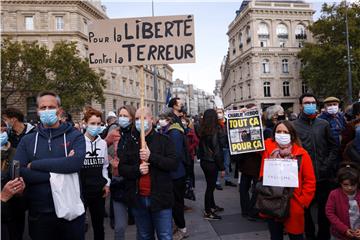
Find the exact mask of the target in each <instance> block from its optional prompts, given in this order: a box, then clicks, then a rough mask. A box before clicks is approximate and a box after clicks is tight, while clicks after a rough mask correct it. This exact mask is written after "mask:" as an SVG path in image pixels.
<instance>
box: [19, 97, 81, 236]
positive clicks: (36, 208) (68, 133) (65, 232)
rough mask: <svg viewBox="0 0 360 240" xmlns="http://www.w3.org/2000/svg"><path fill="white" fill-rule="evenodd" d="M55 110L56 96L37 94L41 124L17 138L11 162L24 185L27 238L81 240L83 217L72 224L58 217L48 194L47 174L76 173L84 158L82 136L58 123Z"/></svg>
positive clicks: (57, 99)
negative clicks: (17, 161)
mask: <svg viewBox="0 0 360 240" xmlns="http://www.w3.org/2000/svg"><path fill="white" fill-rule="evenodd" d="M59 108H60V98H59V96H58V95H57V94H56V93H54V92H50V91H46V92H41V93H39V95H38V97H37V112H38V115H39V117H40V121H41V124H39V125H38V128H37V131H36V132H33V133H30V134H28V135H26V136H24V137H23V138H22V139H21V141H20V143H19V145H18V147H17V149H16V154H15V157H14V159H17V160H20V165H21V168H20V172H21V176H22V177H23V178H24V181H25V183H26V185H27V191H26V193H25V194H26V197H27V199H28V203H29V218H28V220H29V232H30V237H31V238H32V239H36V240H42V239H44V240H49V239H54V236H55V238H56V237H57V238H58V239H69V240H70V239H71V240H77V239H79V240H83V239H84V237H85V236H84V220H85V214H83V215H81V216H79V217H77V218H75V219H74V220H72V221H68V220H65V219H62V218H58V217H57V215H56V213H55V207H54V201H53V197H52V194H51V187H50V182H49V179H50V172H51V173H62V174H70V173H78V172H80V170H81V167H82V165H83V163H84V158H85V139H84V136H83V135H82V134H81V133H80V132H79V131H78V130H76V129H75V128H73V127H72V126H71V125H69V124H68V123H60V122H59V117H58V111H59ZM78 197H80V196H74V198H78Z"/></svg>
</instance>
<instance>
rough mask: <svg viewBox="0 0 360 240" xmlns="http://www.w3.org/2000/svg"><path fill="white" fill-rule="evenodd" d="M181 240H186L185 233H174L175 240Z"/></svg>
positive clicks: (178, 231)
mask: <svg viewBox="0 0 360 240" xmlns="http://www.w3.org/2000/svg"><path fill="white" fill-rule="evenodd" d="M181 239H184V233H183V232H182V231H180V230H179V229H178V230H177V231H176V232H175V233H173V240H181Z"/></svg>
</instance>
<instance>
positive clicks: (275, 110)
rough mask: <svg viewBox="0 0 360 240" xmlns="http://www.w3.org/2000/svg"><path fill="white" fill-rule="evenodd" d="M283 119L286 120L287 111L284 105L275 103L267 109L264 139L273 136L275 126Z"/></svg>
mask: <svg viewBox="0 0 360 240" xmlns="http://www.w3.org/2000/svg"><path fill="white" fill-rule="evenodd" d="M282 120H285V113H284V109H283V107H282V106H280V105H273V106H270V107H268V108H267V109H266V111H265V129H264V139H268V138H271V136H272V132H273V129H274V126H275V125H276V124H277V123H278V122H279V121H282Z"/></svg>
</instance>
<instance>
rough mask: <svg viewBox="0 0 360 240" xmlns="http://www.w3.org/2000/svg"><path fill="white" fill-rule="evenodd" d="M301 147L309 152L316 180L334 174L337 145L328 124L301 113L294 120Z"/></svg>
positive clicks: (330, 177) (326, 178)
mask: <svg viewBox="0 0 360 240" xmlns="http://www.w3.org/2000/svg"><path fill="white" fill-rule="evenodd" d="M293 123H294V127H295V129H296V132H297V134H298V136H299V138H300V140H301V143H302V146H303V148H305V150H306V151H307V152H308V153H309V155H310V157H311V159H312V162H313V167H314V171H315V175H316V180H317V181H323V180H331V179H334V178H335V176H336V170H337V169H336V168H337V165H338V162H337V153H338V146H337V145H336V142H335V139H334V138H333V137H332V134H331V130H330V125H329V123H328V122H327V121H325V120H323V119H319V118H315V119H310V118H308V117H306V115H304V114H303V113H302V114H300V116H299V118H298V119H296V120H295V121H294V122H293Z"/></svg>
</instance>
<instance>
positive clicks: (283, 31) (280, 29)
mask: <svg viewBox="0 0 360 240" xmlns="http://www.w3.org/2000/svg"><path fill="white" fill-rule="evenodd" d="M276 35H277V37H278V38H280V39H288V37H289V32H288V29H287V26H286V25H285V24H283V23H280V24H279V25H277V27H276Z"/></svg>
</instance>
